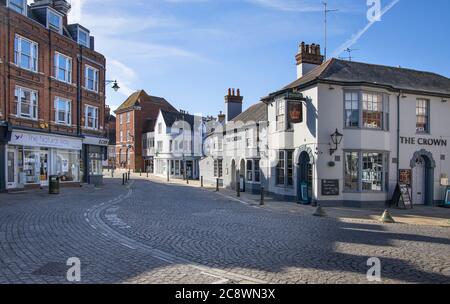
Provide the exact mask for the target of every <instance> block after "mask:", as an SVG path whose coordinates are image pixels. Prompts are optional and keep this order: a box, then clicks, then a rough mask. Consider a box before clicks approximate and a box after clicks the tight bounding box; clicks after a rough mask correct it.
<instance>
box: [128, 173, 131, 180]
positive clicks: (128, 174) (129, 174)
mask: <svg viewBox="0 0 450 304" xmlns="http://www.w3.org/2000/svg"><path fill="white" fill-rule="evenodd" d="M130 175H131V173H130V171H128V180H130Z"/></svg>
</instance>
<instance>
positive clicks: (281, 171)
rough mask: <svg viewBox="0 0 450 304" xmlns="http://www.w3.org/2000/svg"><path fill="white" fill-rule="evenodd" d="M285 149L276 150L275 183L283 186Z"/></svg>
mask: <svg viewBox="0 0 450 304" xmlns="http://www.w3.org/2000/svg"><path fill="white" fill-rule="evenodd" d="M285 154H286V153H285V151H278V164H277V169H276V172H277V185H282V186H284V184H285V172H286V170H285V164H286V162H285Z"/></svg>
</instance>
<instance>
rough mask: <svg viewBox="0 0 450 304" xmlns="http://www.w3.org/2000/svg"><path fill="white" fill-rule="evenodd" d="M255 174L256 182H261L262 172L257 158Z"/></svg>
mask: <svg viewBox="0 0 450 304" xmlns="http://www.w3.org/2000/svg"><path fill="white" fill-rule="evenodd" d="M254 169H255V175H254V181H255V182H256V183H259V182H260V181H261V172H260V167H259V160H258V159H255V166H254Z"/></svg>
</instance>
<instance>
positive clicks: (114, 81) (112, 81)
mask: <svg viewBox="0 0 450 304" xmlns="http://www.w3.org/2000/svg"><path fill="white" fill-rule="evenodd" d="M105 83H106V85H108V84H111V83H113V86H112V87H111V88H112V89H113V90H114V91H115V92H117V91H119V89H120V87H119V84H118V83H117V80H106V81H105Z"/></svg>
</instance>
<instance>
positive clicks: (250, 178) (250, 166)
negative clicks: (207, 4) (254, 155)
mask: <svg viewBox="0 0 450 304" xmlns="http://www.w3.org/2000/svg"><path fill="white" fill-rule="evenodd" d="M247 181H249V182H251V181H253V161H252V160H247Z"/></svg>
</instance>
